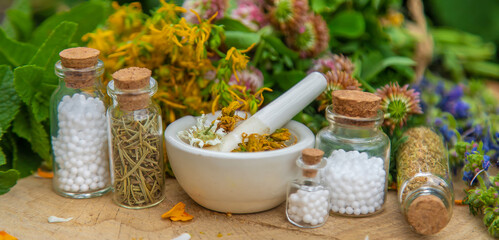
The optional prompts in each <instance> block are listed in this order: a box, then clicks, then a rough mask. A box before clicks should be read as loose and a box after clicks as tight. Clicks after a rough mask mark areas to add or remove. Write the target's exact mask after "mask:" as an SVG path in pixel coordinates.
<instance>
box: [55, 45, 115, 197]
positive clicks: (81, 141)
mask: <svg viewBox="0 0 499 240" xmlns="http://www.w3.org/2000/svg"><path fill="white" fill-rule="evenodd" d="M99 54H100V52H99V50H96V49H92V48H86V47H78V48H69V49H65V50H63V51H61V52H60V53H59V56H60V58H61V60H60V61H58V62H57V63H56V64H55V73H56V75H57V76H58V77H59V86H58V87H57V89H56V90H55V91H54V93H53V94H52V96H51V98H50V133H51V140H52V150H53V151H52V153H53V155H52V156H53V160H54V161H53V171H54V178H53V181H52V182H53V188H54V191H55V192H56V193H57V194H59V195H62V196H65V197H71V198H91V197H98V196H101V195H103V194H105V193H107V192H108V191H109V190H110V188H111V178H110V172H109V150H108V141H107V124H106V106H107V104H106V103H107V100H106V99H107V97H105V95H104V94H103V93H102V84H101V77H102V74H103V73H104V64H103V62H102V61H100V60H99V59H98V58H99Z"/></svg>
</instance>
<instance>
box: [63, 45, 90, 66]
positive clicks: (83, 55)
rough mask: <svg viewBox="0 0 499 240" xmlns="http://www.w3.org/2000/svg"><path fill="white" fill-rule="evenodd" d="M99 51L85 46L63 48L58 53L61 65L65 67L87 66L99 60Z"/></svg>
mask: <svg viewBox="0 0 499 240" xmlns="http://www.w3.org/2000/svg"><path fill="white" fill-rule="evenodd" d="M99 54H100V51H99V50H97V49H93V48H87V47H76V48H68V49H64V50H62V51H61V52H60V53H59V57H60V58H61V63H62V66H64V67H65V68H77V69H80V68H88V67H92V66H95V65H96V64H97V61H98V60H99Z"/></svg>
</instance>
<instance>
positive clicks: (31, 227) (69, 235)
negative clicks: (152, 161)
mask: <svg viewBox="0 0 499 240" xmlns="http://www.w3.org/2000/svg"><path fill="white" fill-rule="evenodd" d="M455 182H456V183H457V184H458V185H459V182H461V181H457V180H456V181H455ZM456 190H457V191H456V192H457V193H456V194H457V197H458V198H459V197H462V196H463V194H462V193H461V192H462V184H461V186H456ZM395 195H396V192H394V191H390V192H389V194H388V199H387V202H386V205H385V210H384V211H383V212H382V213H380V214H378V215H375V216H371V217H367V218H347V217H339V216H331V217H329V219H328V221H327V223H326V224H325V225H324V226H322V227H320V228H316V229H301V228H298V227H295V226H294V225H292V224H291V223H289V222H288V221H287V219H286V216H285V213H284V211H285V207H284V204H281V205H280V206H278V207H276V208H274V209H271V210H269V211H265V212H261V213H255V214H243V215H236V214H234V215H232V216H228V215H226V214H224V213H218V212H213V211H210V210H207V209H205V208H203V207H201V206H200V205H198V204H196V203H195V202H194V201H193V200H191V199H190V198H189V196H188V195H187V194H186V193H185V192H184V191H183V190H182V188H181V187H180V186H179V185H178V183H177V181H176V180H175V179H167V182H166V199H165V201H163V202H162V203H161V204H159V205H158V206H155V207H153V208H149V209H142V210H129V209H125V208H121V207H118V206H117V205H115V204H114V203H113V202H112V200H111V195H110V194H107V195H105V196H103V197H99V198H94V199H83V200H78V199H69V198H64V197H60V196H58V195H56V194H55V193H54V192H53V191H52V186H51V180H50V179H41V178H36V177H33V176H31V177H28V178H25V179H22V180H20V181H19V182H18V183H17V185H16V186H15V187H14V188H13V189H12V190H11V191H10V192H8V193H7V194H5V195H2V196H0V231H2V230H4V231H6V232H7V233H9V234H11V235H13V236H15V237H17V238H19V239H21V240H23V239H130V240H131V239H137V240H138V239H143V240H146V239H171V238H173V237H176V236H178V235H180V234H182V233H184V232H187V233H189V234H191V235H192V239H361V240H364V239H365V238H366V236H369V239H371V240H372V239H489V238H490V237H489V235H488V233H487V230H486V228H485V226H484V225H483V223H482V222H481V218H480V217H474V216H472V215H471V214H470V213H469V211H468V207H467V206H455V208H454V215H453V217H452V220H451V221H450V223H449V224H448V226H447V227H446V228H445V229H444V230H442V231H441V232H440V233H438V234H436V235H433V236H429V237H423V236H420V235H418V234H416V233H413V232H412V231H411V230H410V228H409V225H407V224H406V223H405V222H404V219H403V217H402V215H401V213H400V210H399V207H398V202H397V200H396V196H395ZM180 201H182V202H184V203H185V204H186V205H187V206H186V211H187V212H188V213H190V214H192V215H194V219H193V220H191V221H189V222H172V221H170V220H164V219H161V217H160V216H161V214H163V213H164V212H166V211H167V210H168V209H170V208H171V207H173V206H174V205H175V204H176V203H178V202H180ZM52 215H54V216H58V217H64V218H68V217H73V220H71V221H69V222H65V223H48V221H47V218H48V217H49V216H52Z"/></svg>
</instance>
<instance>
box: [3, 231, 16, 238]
mask: <svg viewBox="0 0 499 240" xmlns="http://www.w3.org/2000/svg"><path fill="white" fill-rule="evenodd" d="M0 240H17V238H16V237H14V236H12V235H10V234H8V233H6V232H5V231H0Z"/></svg>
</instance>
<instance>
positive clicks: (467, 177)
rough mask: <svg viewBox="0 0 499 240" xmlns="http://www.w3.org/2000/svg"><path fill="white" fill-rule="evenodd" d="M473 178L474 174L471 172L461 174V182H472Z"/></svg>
mask: <svg viewBox="0 0 499 240" xmlns="http://www.w3.org/2000/svg"><path fill="white" fill-rule="evenodd" d="M473 177H475V174H473V171H464V173H463V180H464V181H466V182H471V180H473Z"/></svg>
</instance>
